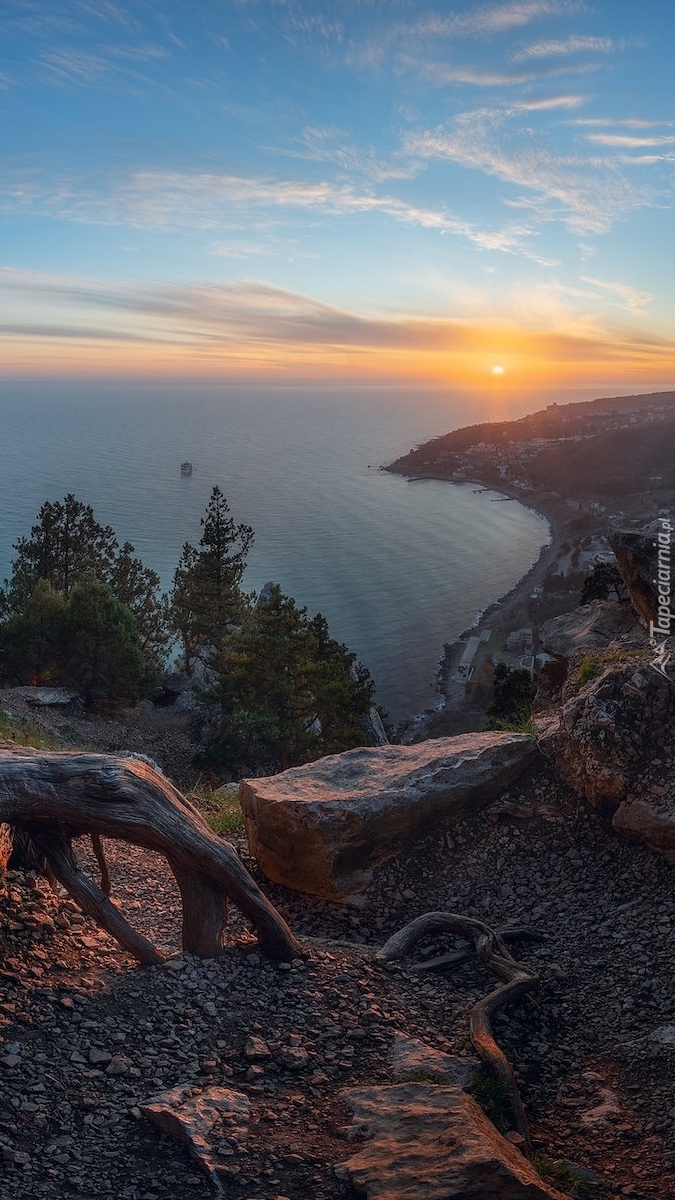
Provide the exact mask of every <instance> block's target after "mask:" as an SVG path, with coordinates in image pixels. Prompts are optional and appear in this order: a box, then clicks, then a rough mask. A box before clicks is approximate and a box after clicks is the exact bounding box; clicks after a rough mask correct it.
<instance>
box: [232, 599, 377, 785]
mask: <svg viewBox="0 0 675 1200" xmlns="http://www.w3.org/2000/svg"><path fill="white" fill-rule="evenodd" d="M355 660H356V656H355V655H354V654H351V653H350V652H349V651H348V650H347V648H346V646H343V645H342V644H341V643H339V642H336V641H335V640H334V639H333V638H331V637H330V635H329V633H328V625H327V623H326V621H325V618H324V617H322V616H321V614H318V615H317V616H316V617H314V618H312V619H310V618H309V617H308V616H307V609H306V608H298V606H297V604H296V603H295V601H294V600H293V599H292V598H291V597H290V596H286V595H284V593H283V592H282V591H281V588H280V587H279V586H278V585H273V586H271V587H269V586H268V587H267V588H266V589H265V591H264V593H263V594H262V596H261V599H260V600H259V601H258V603H257V604H256V605H255V607H253V608H251V609H250V610H249V611H248V613H247V614H246V616H245V617H244V620H243V622H242V625H241V627H240V628H239V629H238V630H237V631H235V632H233V633H232V634H231V635H230V636H229V637H228V638H227V639H226V640H225V641H224V642H223V645H222V648H221V652H220V655H219V657H218V660H217V667H218V670H219V672H220V677H221V682H220V687H219V689H218V692H217V695H218V699H219V700H220V702H221V704H222V706H223V709H224V711H225V713H226V714H227V716H228V717H229V724H228V726H227V729H226V732H225V736H224V738H223V741H222V742H221V745H220V747H219V748H218V753H217V754H216V757H221V758H222V759H224V760H225V761H227V762H228V763H229V764H230V765H238V764H241V763H245V764H247V765H249V766H251V765H256V766H257V765H259V764H265V765H269V766H272V767H276V766H280V767H281V769H282V770H283V769H285V768H286V767H289V766H293V765H295V764H297V763H300V762H307V761H309V760H311V759H314V758H319V757H320V756H321V755H322V754H328V753H332V752H336V751H338V750H345V749H349V748H350V747H353V746H358V745H363V744H364V743H365V742H366V737H365V734H364V730H363V725H362V718H363V717H364V716H365V715H366V714H367V713H368V710H369V708H370V705H371V704H372V702H373V693H374V690H375V685H374V683H373V681H372V679H371V678H370V675H369V673H368V671H367V670H366V668H365V667H364V666H362V664H360V663H359V664H357V665H356V666H355Z"/></svg>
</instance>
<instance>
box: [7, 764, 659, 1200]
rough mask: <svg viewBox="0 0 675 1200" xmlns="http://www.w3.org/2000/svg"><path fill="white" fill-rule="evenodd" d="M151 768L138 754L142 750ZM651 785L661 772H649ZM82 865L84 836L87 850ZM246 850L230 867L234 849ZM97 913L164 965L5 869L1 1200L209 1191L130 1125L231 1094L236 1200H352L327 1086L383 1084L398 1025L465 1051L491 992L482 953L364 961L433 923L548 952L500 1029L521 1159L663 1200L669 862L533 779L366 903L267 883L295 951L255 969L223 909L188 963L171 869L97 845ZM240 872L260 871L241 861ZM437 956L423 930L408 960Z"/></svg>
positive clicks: (231, 1189) (177, 1152) (252, 953)
mask: <svg viewBox="0 0 675 1200" xmlns="http://www.w3.org/2000/svg"><path fill="white" fill-rule="evenodd" d="M145 749H146V752H147V745H146V747H145ZM662 759H663V761H662V762H661V763H660V764H659V765H658V768H657V769H658V771H659V782H660V784H661V785H663V786H665V784H664V780H666V779H668V778H672V767H673V762H672V761H671V760H670V759H669V758H668V757H667V756H663V755H662ZM79 847H80V852H81V854H82V857H83V859H84V861H85V864H86V866H87V869H89V870H91V871H92V873H93V872H95V869H96V868H95V863H94V861H93V859H92V857H91V853H90V849H89V846H88V843H87V841H86V840H82V841H81V842H80V843H79ZM238 849H239V852H240V854H241V855H242V857H243V858H244V859H245V861H247V860H246V849H245V844H244V842H243V840H242V839H240V840H239V842H238ZM106 851H107V856H108V859H109V864H110V867H111V874H112V878H113V898H114V899H116V900H117V901H118V902H119V903H120V904H121V906H122V908H123V909H124V912H125V914H126V915H127V916H128V918H129V919H130V920H131V922H132V924H134V925H135V927H136V928H138V929H139V930H140V931H141V932H142V933H143V934H145V936H146V937H150V938H151V939H152V940H153V941H154V943H155V944H156V945H158V946H159V948H160V949H162V950H163V952H164V953H165V954H167V955H170V956H171V957H169V958H168V960H167V962H166V963H165V964H164V965H162V966H159V967H152V968H140V967H138V966H137V965H136V964H135V963H134V962H133V961H132V960H131V959H130V958H129V957H128V956H127V955H126V954H125V952H124V951H122V950H121V949H120V948H119V947H118V946H117V945H116V943H115V942H114V941H112V940H111V939H110V938H109V937H108V935H107V934H105V933H104V932H102V931H100V930H98V929H97V928H96V926H95V924H94V923H93V921H92V920H90V919H89V918H87V917H83V916H82V915H81V914H80V913H79V911H78V910H77V908H76V906H75V905H74V904H73V903H72V901H70V899H69V898H68V897H66V896H65V895H64V894H63V893H61V894H59V895H56V894H55V893H53V892H52V891H50V889H49V887H48V885H47V884H46V882H45V881H44V880H42V879H40V878H36V877H35V876H31V875H25V874H22V873H15V872H10V873H8V875H7V876H6V877H5V880H4V884H3V889H2V891H0V921H1V923H2V929H3V934H2V936H3V956H2V965H1V970H0V990H1V991H2V996H3V1009H2V1016H1V1017H0V1178H2V1179H3V1185H4V1186H3V1194H5V1195H11V1196H12V1197H13V1198H14V1200H56V1198H57V1197H59V1198H60V1197H64V1196H87V1197H90V1196H91V1195H92V1194H93V1193H95V1194H96V1195H97V1196H101V1197H108V1196H110V1197H112V1196H115V1197H122V1198H123V1200H168V1198H169V1197H172V1198H173V1197H175V1198H180V1200H182V1198H183V1197H190V1196H194V1197H196V1198H201V1197H209V1196H210V1195H211V1194H212V1192H211V1185H210V1184H209V1182H208V1180H207V1178H206V1176H205V1175H203V1174H202V1173H201V1172H200V1170H199V1169H198V1168H197V1167H196V1165H195V1164H194V1163H193V1162H192V1160H191V1159H190V1158H189V1156H188V1154H187V1151H186V1150H185V1149H184V1147H182V1146H181V1145H179V1144H178V1143H177V1142H174V1141H173V1140H172V1139H170V1138H169V1137H167V1136H166V1135H164V1134H161V1133H160V1132H159V1131H158V1130H157V1129H156V1128H154V1127H153V1126H152V1125H150V1123H149V1122H148V1121H147V1120H146V1119H145V1118H144V1117H142V1116H141V1113H140V1105H141V1104H143V1103H144V1102H145V1101H147V1100H148V1099H150V1098H151V1097H153V1096H155V1095H156V1094H157V1093H159V1092H162V1091H166V1090H168V1089H169V1088H172V1087H174V1086H176V1085H178V1084H182V1083H189V1082H196V1083H200V1082H202V1081H203V1082H204V1083H205V1084H208V1085H211V1084H216V1085H223V1086H227V1087H235V1088H236V1089H237V1090H239V1091H243V1092H245V1093H246V1094H247V1095H248V1096H249V1099H250V1101H251V1104H252V1117H251V1123H250V1126H249V1132H248V1136H247V1137H246V1138H245V1139H244V1140H242V1141H240V1143H239V1144H237V1146H236V1147H232V1146H228V1147H226V1148H225V1149H226V1150H227V1153H226V1154H224V1161H223V1169H224V1171H225V1172H226V1174H225V1175H224V1179H225V1182H226V1195H227V1196H228V1197H232V1198H233V1200H239V1197H241V1198H242V1200H282V1198H284V1197H290V1198H292V1200H303V1198H304V1197H307V1198H311V1200H329V1198H330V1200H339V1198H342V1200H347V1198H350V1200H352V1198H353V1196H354V1195H355V1194H354V1193H352V1192H350V1191H349V1189H348V1188H347V1187H346V1186H345V1185H343V1184H342V1183H340V1182H339V1180H338V1179H337V1177H336V1176H335V1174H334V1171H333V1168H334V1165H335V1164H336V1163H337V1162H339V1161H341V1160H344V1159H345V1158H347V1157H348V1156H349V1154H350V1152H351V1150H350V1147H351V1142H350V1130H349V1120H350V1117H349V1113H348V1110H347V1109H346V1107H345V1106H344V1105H343V1103H342V1101H341V1099H340V1095H339V1092H340V1088H341V1087H344V1086H354V1085H357V1084H367V1083H386V1082H390V1081H391V1080H392V1069H391V1050H392V1044H393V1040H394V1036H395V1033H396V1032H397V1031H400V1032H402V1033H405V1034H407V1035H408V1036H410V1037H416V1038H420V1039H422V1040H423V1041H425V1042H426V1043H427V1044H429V1045H432V1046H434V1047H436V1048H438V1049H440V1050H443V1051H445V1052H447V1053H454V1054H459V1055H466V1054H468V1053H469V1052H470V1043H469V1039H468V1026H467V1014H468V1010H469V1008H470V1006H471V1004H472V1003H473V1002H474V1001H475V1000H476V999H478V998H479V997H480V996H482V995H484V994H485V992H486V991H488V990H490V989H491V988H492V987H493V986H494V978H493V977H492V976H491V975H489V974H488V973H487V972H486V970H485V969H484V968H482V967H480V966H478V965H476V964H475V963H474V962H468V963H466V964H464V965H462V966H461V967H459V968H456V969H455V970H454V971H452V972H451V973H450V972H443V973H431V972H430V973H428V974H427V973H424V972H422V973H417V974H416V973H413V972H412V971H411V970H410V969H409V968H410V966H411V965H412V960H407V961H406V962H405V963H404V964H402V965H399V964H388V965H384V964H379V963H376V962H375V961H374V960H373V951H374V950H375V949H376V948H377V947H378V946H379V945H381V944H382V942H383V941H384V940H385V939H386V937H387V936H388V935H389V934H390V933H391V932H393V931H394V930H396V929H398V928H400V927H401V926H402V925H403V924H405V923H406V922H407V921H408V920H410V919H411V918H412V917H414V916H417V915H419V914H420V913H423V912H425V911H430V910H439V909H445V910H448V911H456V912H460V913H467V914H469V915H472V916H477V917H480V918H482V919H483V920H486V921H487V922H488V923H490V924H491V925H493V926H496V927H498V926H500V925H502V924H508V923H515V924H523V923H525V924H531V925H533V926H535V927H536V928H537V929H538V930H540V931H541V932H542V933H544V934H546V939H545V940H542V941H541V942H523V943H522V944H520V945H519V946H518V947H517V948H516V949H515V953H516V955H518V956H520V957H522V959H523V960H524V961H526V962H528V963H529V964H531V965H534V966H536V968H537V969H538V970H539V971H540V974H541V980H542V983H541V986H540V988H539V990H538V991H537V992H536V993H535V994H534V995H532V996H530V997H528V998H525V999H524V1000H523V1001H521V1002H520V1003H519V1004H517V1005H514V1006H513V1007H512V1008H510V1009H509V1010H508V1012H506V1013H504V1014H501V1015H499V1016H498V1017H497V1020H496V1023H495V1030H496V1035H497V1037H498V1040H499V1041H500V1044H501V1045H502V1046H503V1048H504V1049H505V1051H506V1053H507V1054H508V1055H509V1057H510V1059H511V1061H512V1062H513V1064H514V1066H515V1069H516V1072H517V1075H518V1078H519V1081H520V1084H521V1087H522V1091H523V1097H524V1101H525V1105H526V1109H527V1111H528V1114H529V1116H530V1119H531V1123H532V1133H533V1140H534V1143H535V1146H536V1148H537V1150H539V1151H541V1152H544V1153H546V1154H547V1155H549V1156H550V1157H552V1158H553V1159H556V1160H565V1161H571V1162H572V1163H575V1164H579V1165H581V1167H583V1168H584V1169H585V1170H586V1171H587V1172H589V1173H590V1176H589V1177H590V1180H591V1188H592V1194H594V1195H598V1196H601V1197H619V1196H622V1197H623V1196H632V1197H634V1198H636V1200H651V1198H653V1197H663V1198H664V1200H665V1198H666V1197H672V1196H673V1195H674V1194H675V1183H674V1181H673V1163H674V1161H675V1157H674V1156H675V998H674V995H673V984H672V977H673V932H674V931H675V875H674V873H673V867H672V866H671V865H670V864H668V863H666V862H665V861H664V860H663V859H660V858H658V857H657V856H656V855H654V854H652V853H651V852H650V851H649V850H647V849H645V848H644V847H642V846H637V845H630V844H628V843H626V842H622V841H620V840H619V839H618V837H617V836H616V835H615V834H614V833H613V831H612V830H611V828H610V826H609V824H608V822H607V821H606V820H605V818H604V817H603V816H602V815H600V814H598V813H596V812H595V811H594V810H592V809H591V808H589V807H588V806H587V805H586V804H585V803H583V802H579V801H577V800H576V799H575V798H574V797H573V796H572V795H571V793H569V792H568V791H567V790H566V789H565V788H564V787H562V786H561V785H560V784H559V783H557V782H556V781H555V780H554V779H553V778H552V775H551V773H550V770H549V765H548V763H547V762H546V761H545V760H544V759H543V758H542V760H541V763H540V764H539V766H538V767H537V769H536V770H534V771H533V772H532V773H531V774H530V776H529V777H527V778H526V779H524V780H522V781H521V783H520V784H519V786H518V787H517V788H514V789H512V791H511V793H510V794H509V795H507V796H504V797H502V798H501V799H500V801H498V802H496V803H495V804H494V805H492V806H491V808H490V809H488V810H487V811H486V812H485V813H483V814H482V815H481V816H479V817H478V818H476V820H475V821H473V822H466V823H464V824H462V825H460V826H455V827H454V828H453V829H452V830H449V831H447V832H445V831H443V830H442V829H440V828H434V829H430V830H429V831H428V832H427V833H426V835H425V836H424V837H422V838H420V839H419V841H417V842H416V843H415V844H414V845H411V846H409V847H408V848H406V850H405V851H404V852H402V853H401V854H399V855H398V857H397V858H395V859H392V860H390V861H389V862H388V863H386V864H384V866H383V867H382V868H381V869H380V870H379V871H378V873H377V874H376V877H375V881H374V883H373V884H372V885H371V887H370V888H369V890H368V892H367V893H366V899H367V901H368V904H367V907H366V908H365V909H363V910H358V911H357V910H353V909H347V908H336V907H334V906H330V905H326V904H321V903H319V902H317V901H314V900H312V899H311V898H309V897H303V896H301V895H299V894H296V893H291V892H289V891H287V890H284V889H281V888H278V887H275V886H273V885H272V884H269V883H267V882H266V881H264V880H262V879H260V878H259V882H260V883H261V885H262V886H263V887H264V890H265V891H266V893H267V895H268V896H269V897H270V899H271V900H272V902H273V903H275V904H276V905H277V906H278V908H279V909H280V911H281V912H282V913H283V915H284V916H285V917H286V919H287V920H288V921H289V923H290V925H291V927H292V928H293V929H294V931H295V932H296V933H298V934H299V935H300V936H301V937H303V938H305V939H307V945H308V957H307V959H306V960H302V961H296V962H293V963H290V964H289V963H285V964H284V963H282V964H277V965H275V964H271V963H269V962H267V961H266V960H265V959H263V958H261V957H260V955H259V954H258V953H257V944H256V942H255V939H254V938H253V935H252V934H251V933H250V932H249V931H248V929H247V928H246V926H245V925H244V923H243V922H242V921H241V919H240V917H239V915H238V913H237V912H236V910H233V912H232V913H231V917H230V923H229V926H228V944H227V946H226V948H225V951H224V953H223V955H222V956H221V957H219V958H218V959H216V960H207V961H204V960H198V959H196V958H193V957H191V956H189V955H183V954H182V953H181V952H180V900H179V895H178V892H177V888H176V886H175V883H174V881H173V877H172V876H171V874H170V872H169V871H168V868H167V866H166V863H165V862H164V860H163V859H161V858H160V857H158V856H156V855H152V854H150V853H149V852H146V851H141V850H137V849H136V848H134V847H129V846H127V845H126V844H123V843H113V842H108V843H106ZM247 865H249V866H250V867H251V869H252V870H253V872H254V873H255V872H256V870H257V868H256V866H255V864H254V863H251V862H248V861H247ZM452 944H453V943H452V941H448V940H447V939H446V940H444V939H443V938H429V939H428V940H427V941H426V942H425V944H424V945H422V946H421V947H420V948H419V952H418V958H419V959H421V960H424V959H425V958H431V957H433V956H435V955H437V954H439V953H443V952H444V951H445V950H447V949H448V948H450V947H451V945H452Z"/></svg>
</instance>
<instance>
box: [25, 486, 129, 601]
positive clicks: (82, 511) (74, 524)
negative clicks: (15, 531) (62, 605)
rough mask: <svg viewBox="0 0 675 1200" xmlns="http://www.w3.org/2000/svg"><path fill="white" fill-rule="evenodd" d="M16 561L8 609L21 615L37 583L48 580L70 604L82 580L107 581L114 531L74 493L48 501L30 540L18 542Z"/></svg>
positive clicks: (116, 548) (111, 563) (115, 541)
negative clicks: (99, 519) (72, 595)
mask: <svg viewBox="0 0 675 1200" xmlns="http://www.w3.org/2000/svg"><path fill="white" fill-rule="evenodd" d="M14 549H15V550H16V552H17V557H16V558H15V560H14V562H13V564H12V575H11V578H10V580H9V581H7V580H5V583H6V585H7V590H6V596H7V602H8V604H9V607H10V609H11V610H12V611H14V612H17V611H19V610H20V609H21V607H22V605H24V604H25V603H26V601H27V600H28V598H29V596H31V595H32V593H33V591H34V589H35V586H36V584H37V582H38V580H39V579H46V580H47V582H48V583H49V584H50V585H51V586H52V588H53V589H54V591H55V592H58V593H59V595H60V596H63V598H64V599H65V600H67V599H68V596H69V595H70V593H71V591H72V589H73V588H74V587H75V585H76V584H77V582H78V580H80V579H81V578H82V577H83V576H84V575H87V574H94V575H98V576H99V577H100V578H105V577H106V576H107V575H108V573H109V572H110V571H111V569H112V566H113V563H114V560H115V556H116V554H117V551H118V543H117V538H116V537H115V534H114V531H113V530H112V529H111V527H110V525H101V524H100V523H99V522H98V521H97V520H96V517H95V516H94V510H93V509H92V507H91V505H90V504H83V503H82V501H81V500H77V499H76V497H75V496H73V495H72V493H68V495H67V496H64V498H63V500H62V501H60V500H54V501H50V500H47V501H45V503H44V504H43V505H42V508H41V509H40V511H39V513H38V519H37V524H35V525H33V527H32V529H31V531H30V537H22V538H19V540H18V542H16V543H15V545H14Z"/></svg>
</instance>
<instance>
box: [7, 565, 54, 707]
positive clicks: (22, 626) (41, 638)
mask: <svg viewBox="0 0 675 1200" xmlns="http://www.w3.org/2000/svg"><path fill="white" fill-rule="evenodd" d="M65 608H66V602H65V601H64V599H63V597H62V596H60V595H59V593H58V592H57V591H55V590H54V588H53V587H52V585H51V584H50V583H48V582H47V580H46V579H39V580H38V582H37V584H36V586H35V590H34V591H33V594H32V595H31V596H29V598H28V600H27V601H26V603H25V604H24V606H23V608H22V610H21V611H20V612H15V613H13V614H12V616H11V617H10V618H9V619H8V620H7V621H5V623H4V625H2V626H0V678H1V679H3V680H4V681H5V682H7V683H10V682H11V683H15V684H20V685H21V684H40V683H44V682H45V681H47V680H51V679H52V678H54V676H55V675H56V674H57V671H58V665H59V662H60V658H61V639H62V633H63V617H64V611H65Z"/></svg>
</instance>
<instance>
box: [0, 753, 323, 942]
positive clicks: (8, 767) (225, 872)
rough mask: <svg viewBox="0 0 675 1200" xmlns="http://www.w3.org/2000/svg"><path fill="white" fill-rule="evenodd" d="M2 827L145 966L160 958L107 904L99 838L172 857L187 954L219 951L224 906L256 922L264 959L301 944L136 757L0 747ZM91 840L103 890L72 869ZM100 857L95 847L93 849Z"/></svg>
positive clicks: (179, 799) (230, 853)
mask: <svg viewBox="0 0 675 1200" xmlns="http://www.w3.org/2000/svg"><path fill="white" fill-rule="evenodd" d="M0 823H6V824H8V825H10V826H11V827H13V828H14V829H17V830H19V831H22V832H23V833H25V834H26V835H27V836H28V837H29V838H30V839H31V840H32V841H33V843H34V844H35V846H36V848H37V850H38V852H39V853H40V855H44V857H45V858H46V860H47V862H48V864H49V867H50V869H51V871H52V872H53V874H54V875H55V876H56V878H57V879H58V880H59V881H60V882H61V883H62V884H63V886H64V887H65V888H66V890H67V891H68V892H69V893H70V894H71V896H72V897H73V899H74V900H76V902H77V903H78V904H79V905H80V907H81V908H82V909H83V910H84V912H86V913H89V914H90V915H91V916H93V917H95V919H96V920H97V921H98V922H99V923H100V924H101V925H102V926H103V927H104V928H105V929H107V930H108V932H109V933H111V934H112V936H113V937H115V938H116V939H117V941H118V942H119V943H120V944H121V945H122V946H124V948H125V949H126V950H128V951H129V953H130V954H132V955H133V956H134V957H135V958H137V959H138V961H139V962H141V963H146V964H147V963H156V962H161V960H162V956H161V955H160V954H159V953H158V951H157V950H155V949H154V947H153V946H152V945H151V944H150V943H149V942H148V941H146V939H145V938H143V937H141V936H140V935H139V934H138V933H136V932H135V931H134V930H133V929H132V928H131V926H130V925H128V924H127V922H126V921H125V920H124V918H123V917H122V916H121V915H120V913H119V912H118V910H117V909H116V908H115V906H114V905H113V904H112V903H111V902H110V900H108V897H107V895H106V888H108V887H109V879H108V872H107V868H106V867H105V859H104V858H103V855H102V852H101V854H100V856H99V854H98V853H96V851H97V839H100V837H109V838H117V839H120V840H122V841H127V842H132V843H134V844H135V845H137V846H143V847H145V848H146V849H148V850H157V851H159V852H160V853H161V854H164V856H165V857H166V858H167V859H168V862H169V865H170V866H171V869H172V871H173V873H174V875H175V877H176V879H177V881H178V886H179V888H180V892H181V898H182V901H183V948H184V949H185V950H187V951H189V952H190V953H192V954H198V955H201V956H203V957H205V958H209V957H213V956H215V955H217V954H219V953H220V951H221V950H222V946H223V938H224V926H225V921H226V918H227V900H228V899H230V900H231V901H232V902H233V903H234V904H236V906H237V908H238V909H239V910H240V912H241V913H242V914H243V916H244V917H246V918H247V919H248V920H249V921H250V922H251V924H252V925H253V927H254V929H255V931H256V934H257V937H258V942H259V945H260V949H261V951H262V953H263V954H266V955H267V956H268V957H269V958H272V959H277V960H281V961H286V962H288V961H290V960H291V959H293V958H297V957H299V956H301V955H302V954H303V951H302V949H301V946H300V943H299V942H298V941H297V939H296V938H295V937H294V936H293V934H292V933H291V930H290V929H289V928H288V925H287V924H286V922H285V921H284V920H283V918H282V917H281V915H280V914H279V913H278V912H277V910H276V909H275V908H274V907H273V906H272V905H271V904H270V903H269V901H268V900H267V899H266V898H265V896H264V895H263V894H262V892H261V891H260V889H259V888H258V886H257V884H256V883H255V882H254V880H253V879H252V878H251V876H250V875H249V874H248V872H247V870H246V869H245V867H244V865H243V863H242V862H241V861H240V860H239V857H238V856H237V854H236V852H235V850H234V848H233V847H232V846H231V845H229V843H228V842H225V841H223V840H222V839H221V838H219V837H216V835H215V834H214V833H212V831H211V829H210V828H209V826H208V825H207V823H206V821H205V820H204V818H203V817H202V816H201V814H200V813H199V812H198V811H197V809H196V808H194V807H193V805H192V804H190V802H189V801H188V800H186V799H185V797H184V796H183V795H182V794H181V793H180V792H179V791H178V790H177V789H176V788H175V787H174V786H173V784H171V783H170V782H169V781H168V779H166V778H165V777H164V776H163V775H160V774H159V773H158V772H157V771H155V770H153V768H152V767H151V766H149V765H148V764H147V763H145V762H143V761H142V760H141V759H126V758H121V757H118V756H115V755H110V754H78V753H65V752H61V753H56V752H54V753H47V752H43V751H37V750H31V749H24V748H23V747H14V746H12V747H10V748H4V747H3V748H2V749H0ZM81 834H89V835H91V836H92V840H93V844H94V851H95V853H96V857H97V859H98V862H99V866H100V867H101V873H102V880H101V884H102V886H101V887H98V886H97V885H96V884H94V883H93V882H92V881H91V880H90V879H89V878H88V877H87V876H86V875H85V874H84V873H83V872H82V871H81V870H80V869H79V867H78V866H77V863H76V860H75V857H74V854H73V850H72V841H73V839H74V838H76V837H79V836H80V835H81ZM98 848H99V850H100V842H99V844H98Z"/></svg>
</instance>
